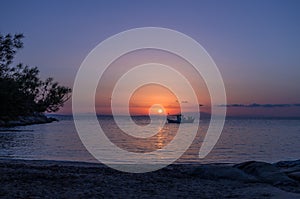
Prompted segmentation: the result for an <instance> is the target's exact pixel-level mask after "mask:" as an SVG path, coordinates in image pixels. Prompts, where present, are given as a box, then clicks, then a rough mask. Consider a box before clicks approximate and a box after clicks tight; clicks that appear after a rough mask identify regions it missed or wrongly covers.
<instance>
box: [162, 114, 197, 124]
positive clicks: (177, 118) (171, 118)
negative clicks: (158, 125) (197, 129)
mask: <svg viewBox="0 0 300 199" xmlns="http://www.w3.org/2000/svg"><path fill="white" fill-rule="evenodd" d="M194 120H195V118H194V117H191V116H188V117H185V116H183V115H181V114H176V115H168V116H167V121H168V123H176V124H180V123H193V122H194Z"/></svg>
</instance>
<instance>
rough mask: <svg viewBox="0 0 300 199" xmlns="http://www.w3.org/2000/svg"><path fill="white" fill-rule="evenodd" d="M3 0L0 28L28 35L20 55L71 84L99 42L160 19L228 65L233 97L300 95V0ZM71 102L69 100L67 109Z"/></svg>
mask: <svg viewBox="0 0 300 199" xmlns="http://www.w3.org/2000/svg"><path fill="white" fill-rule="evenodd" d="M0 5H1V8H2V9H1V12H0V32H1V33H2V34H6V33H24V35H25V36H26V38H25V39H24V43H25V48H24V49H22V50H21V51H20V52H19V54H18V56H17V58H16V62H23V63H25V64H28V65H31V66H38V67H39V69H40V71H41V76H42V77H48V76H52V77H54V78H55V80H57V81H59V82H60V83H61V84H64V85H67V86H70V87H72V85H73V81H74V78H75V76H76V72H77V70H78V68H79V66H80V64H81V62H82V61H83V59H84V58H85V57H86V55H87V54H88V53H89V51H91V50H92V49H93V48H94V47H95V46H96V45H97V44H98V43H99V42H101V41H103V40H105V39H106V38H108V37H109V36H111V35H113V34H116V33H119V32H121V31H124V30H127V29H131V28H137V27H145V26H156V27H165V28H171V29H174V30H177V31H180V32H183V33H185V34H187V35H189V36H190V37H192V38H194V39H195V40H196V41H198V42H199V43H200V44H201V45H202V46H203V47H204V48H205V49H206V50H207V51H208V53H209V54H210V55H211V57H212V58H213V59H214V61H215V63H216V64H217V66H218V67H219V70H220V71H221V73H222V76H223V79H224V82H225V86H226V91H227V97H228V103H229V104H234V103H239V104H252V103H259V104H297V103H300V86H299V85H300V36H299V35H300V23H299V22H300V12H299V10H300V2H299V1H173V0H172V1H105V2H104V1H92V0H90V1H54V0H51V1H14V0H12V1H2V2H1V4H0ZM233 109H234V110H233V111H232V113H234V114H235V113H236V112H239V111H236V109H238V108H237V107H235V108H233ZM240 109H241V110H242V113H247V114H251V110H254V109H255V114H264V113H266V114H269V115H278V114H280V111H283V112H284V115H291V116H295V115H297V116H300V108H299V106H291V107H276V110H279V111H275V113H274V111H271V112H270V107H268V108H265V107H241V108H240ZM244 109H247V111H244ZM70 110H71V109H70V103H67V104H66V106H65V107H64V108H63V109H62V110H61V112H65V113H67V112H70ZM258 110H259V111H258ZM264 110H266V111H264ZM248 112H249V113H248ZM269 112H270V113H269Z"/></svg>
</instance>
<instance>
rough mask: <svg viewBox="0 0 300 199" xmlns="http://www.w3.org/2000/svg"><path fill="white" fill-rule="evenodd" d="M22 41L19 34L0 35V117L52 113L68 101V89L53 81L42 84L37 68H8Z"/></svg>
mask: <svg viewBox="0 0 300 199" xmlns="http://www.w3.org/2000/svg"><path fill="white" fill-rule="evenodd" d="M23 38H24V36H23V35H22V34H15V35H14V36H11V34H8V35H6V36H2V35H1V34H0V99H1V103H0V116H20V115H31V114H34V113H43V112H46V111H47V112H55V111H58V110H59V108H60V107H62V106H63V104H64V103H65V102H66V101H67V100H68V99H69V98H70V93H71V89H70V88H68V87H64V86H60V85H59V83H58V82H55V81H54V80H53V78H47V79H46V80H45V81H42V80H41V79H40V78H39V70H38V68H37V67H29V66H27V65H25V66H24V65H23V64H17V65H16V66H11V63H12V61H13V58H14V56H15V54H16V52H17V50H18V49H20V48H22V47H23V42H22V39H23Z"/></svg>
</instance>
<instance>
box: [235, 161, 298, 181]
mask: <svg viewBox="0 0 300 199" xmlns="http://www.w3.org/2000/svg"><path fill="white" fill-rule="evenodd" d="M234 167H235V168H238V169H240V170H242V171H244V172H245V173H247V174H250V175H253V176H255V177H256V178H257V179H259V180H260V181H261V182H265V183H270V184H272V185H291V186H296V185H297V184H298V183H297V182H296V181H294V180H292V179H291V178H289V177H288V176H287V175H286V174H285V173H283V172H281V171H280V169H279V168H277V167H276V166H274V165H272V164H270V163H265V162H257V161H250V162H244V163H241V164H237V165H235V166H234Z"/></svg>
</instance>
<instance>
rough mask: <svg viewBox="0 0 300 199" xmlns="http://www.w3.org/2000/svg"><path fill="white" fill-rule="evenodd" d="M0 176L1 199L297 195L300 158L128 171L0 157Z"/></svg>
mask: <svg viewBox="0 0 300 199" xmlns="http://www.w3.org/2000/svg"><path fill="white" fill-rule="evenodd" d="M0 175H1V177H0V198H174V197H177V198H183V197H185V198H300V183H299V182H300V160H298V161H292V162H279V163H276V164H268V163H264V162H245V163H241V164H237V165H231V164H209V165H178V164H177V165H170V166H168V167H167V168H164V169H162V170H159V171H155V172H151V173H145V174H132V173H122V172H119V171H116V170H113V169H110V168H108V167H106V166H104V165H101V164H92V163H78V162H57V161H27V160H5V159H3V160H1V159H0Z"/></svg>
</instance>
